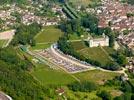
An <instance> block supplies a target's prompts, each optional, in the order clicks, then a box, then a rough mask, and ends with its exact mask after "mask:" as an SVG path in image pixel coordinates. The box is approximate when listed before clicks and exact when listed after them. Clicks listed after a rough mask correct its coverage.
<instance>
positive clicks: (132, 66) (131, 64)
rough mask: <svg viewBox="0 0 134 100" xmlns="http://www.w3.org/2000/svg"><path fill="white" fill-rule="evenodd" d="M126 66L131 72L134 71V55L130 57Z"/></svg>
mask: <svg viewBox="0 0 134 100" xmlns="http://www.w3.org/2000/svg"><path fill="white" fill-rule="evenodd" d="M126 68H127V69H128V71H129V72H130V73H134V57H129V58H128V64H127V65H126Z"/></svg>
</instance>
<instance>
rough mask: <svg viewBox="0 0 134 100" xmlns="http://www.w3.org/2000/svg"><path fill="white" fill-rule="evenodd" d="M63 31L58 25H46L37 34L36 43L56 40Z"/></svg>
mask: <svg viewBox="0 0 134 100" xmlns="http://www.w3.org/2000/svg"><path fill="white" fill-rule="evenodd" d="M62 35H63V32H62V31H61V30H60V29H58V28H57V27H56V26H46V27H44V29H43V31H41V32H40V33H38V34H37V35H36V36H35V40H36V43H45V42H47V43H48V42H52V43H53V42H56V41H57V40H58V39H59V37H61V36H62Z"/></svg>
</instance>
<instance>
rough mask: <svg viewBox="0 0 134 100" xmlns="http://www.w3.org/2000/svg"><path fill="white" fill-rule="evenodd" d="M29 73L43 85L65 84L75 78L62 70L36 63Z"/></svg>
mask: <svg viewBox="0 0 134 100" xmlns="http://www.w3.org/2000/svg"><path fill="white" fill-rule="evenodd" d="M31 74H32V75H33V77H35V79H37V80H38V81H39V82H40V83H41V84H43V85H66V84H69V83H71V82H74V81H75V79H74V78H73V77H72V76H71V75H70V74H67V73H65V72H63V71H62V70H53V69H50V68H49V67H48V66H47V65H41V64H40V65H38V66H37V67H36V68H35V69H34V70H33V71H32V72H31Z"/></svg>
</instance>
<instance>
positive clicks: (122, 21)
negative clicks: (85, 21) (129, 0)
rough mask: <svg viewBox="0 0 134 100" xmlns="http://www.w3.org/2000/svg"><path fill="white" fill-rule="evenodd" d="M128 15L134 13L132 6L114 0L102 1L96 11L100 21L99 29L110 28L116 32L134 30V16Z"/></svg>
mask: <svg viewBox="0 0 134 100" xmlns="http://www.w3.org/2000/svg"><path fill="white" fill-rule="evenodd" d="M128 13H132V14H133V13H134V6H131V5H128V4H123V3H121V2H119V1H114V0H104V1H103V3H102V6H100V7H98V8H97V9H96V14H97V15H98V18H99V19H100V20H99V27H101V28H104V27H108V26H110V27H111V29H112V30H114V31H117V32H122V31H124V30H134V16H131V17H128V16H127V14H128Z"/></svg>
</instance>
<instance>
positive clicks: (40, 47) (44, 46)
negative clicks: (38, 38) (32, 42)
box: [30, 43, 52, 50]
mask: <svg viewBox="0 0 134 100" xmlns="http://www.w3.org/2000/svg"><path fill="white" fill-rule="evenodd" d="M51 44H52V43H47V44H36V46H33V47H30V49H31V50H38V49H46V48H49V47H50V46H51Z"/></svg>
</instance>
